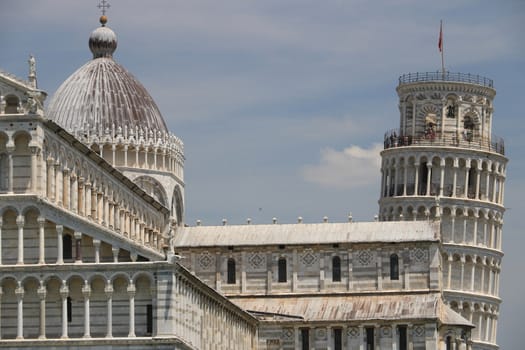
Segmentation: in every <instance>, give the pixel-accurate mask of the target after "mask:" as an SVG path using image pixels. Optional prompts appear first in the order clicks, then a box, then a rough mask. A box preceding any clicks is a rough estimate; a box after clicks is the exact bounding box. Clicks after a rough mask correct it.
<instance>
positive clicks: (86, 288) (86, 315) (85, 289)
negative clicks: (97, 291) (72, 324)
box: [82, 280, 91, 338]
mask: <svg viewBox="0 0 525 350" xmlns="http://www.w3.org/2000/svg"><path fill="white" fill-rule="evenodd" d="M82 295H83V296H84V338H91V334H90V328H91V327H90V321H91V319H90V314H89V298H90V297H91V287H90V286H89V282H88V281H87V280H86V281H84V286H83V287H82Z"/></svg>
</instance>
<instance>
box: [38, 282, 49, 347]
mask: <svg viewBox="0 0 525 350" xmlns="http://www.w3.org/2000/svg"><path fill="white" fill-rule="evenodd" d="M37 294H38V298H39V299H40V332H39V335H38V339H46V295H47V290H46V287H45V286H44V282H43V281H40V287H38V290H37Z"/></svg>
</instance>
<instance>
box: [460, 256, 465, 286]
mask: <svg viewBox="0 0 525 350" xmlns="http://www.w3.org/2000/svg"><path fill="white" fill-rule="evenodd" d="M460 263H461V274H460V282H459V289H460V290H463V289H464V288H463V285H464V283H463V280H464V279H465V278H464V277H465V254H461V257H460Z"/></svg>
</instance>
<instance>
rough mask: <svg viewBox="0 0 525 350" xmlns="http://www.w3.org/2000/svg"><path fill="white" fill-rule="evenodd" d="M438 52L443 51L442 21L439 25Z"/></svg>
mask: <svg viewBox="0 0 525 350" xmlns="http://www.w3.org/2000/svg"><path fill="white" fill-rule="evenodd" d="M438 49H439V52H442V51H443V21H441V22H440V23H439V40H438Z"/></svg>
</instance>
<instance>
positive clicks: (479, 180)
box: [474, 162, 483, 199]
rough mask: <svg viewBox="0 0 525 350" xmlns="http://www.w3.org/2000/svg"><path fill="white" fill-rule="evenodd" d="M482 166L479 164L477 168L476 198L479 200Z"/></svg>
mask: <svg viewBox="0 0 525 350" xmlns="http://www.w3.org/2000/svg"><path fill="white" fill-rule="evenodd" d="M482 170H483V169H481V164H480V163H479V162H478V167H477V168H476V193H475V197H474V198H476V199H479V190H480V187H481V171H482Z"/></svg>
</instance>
